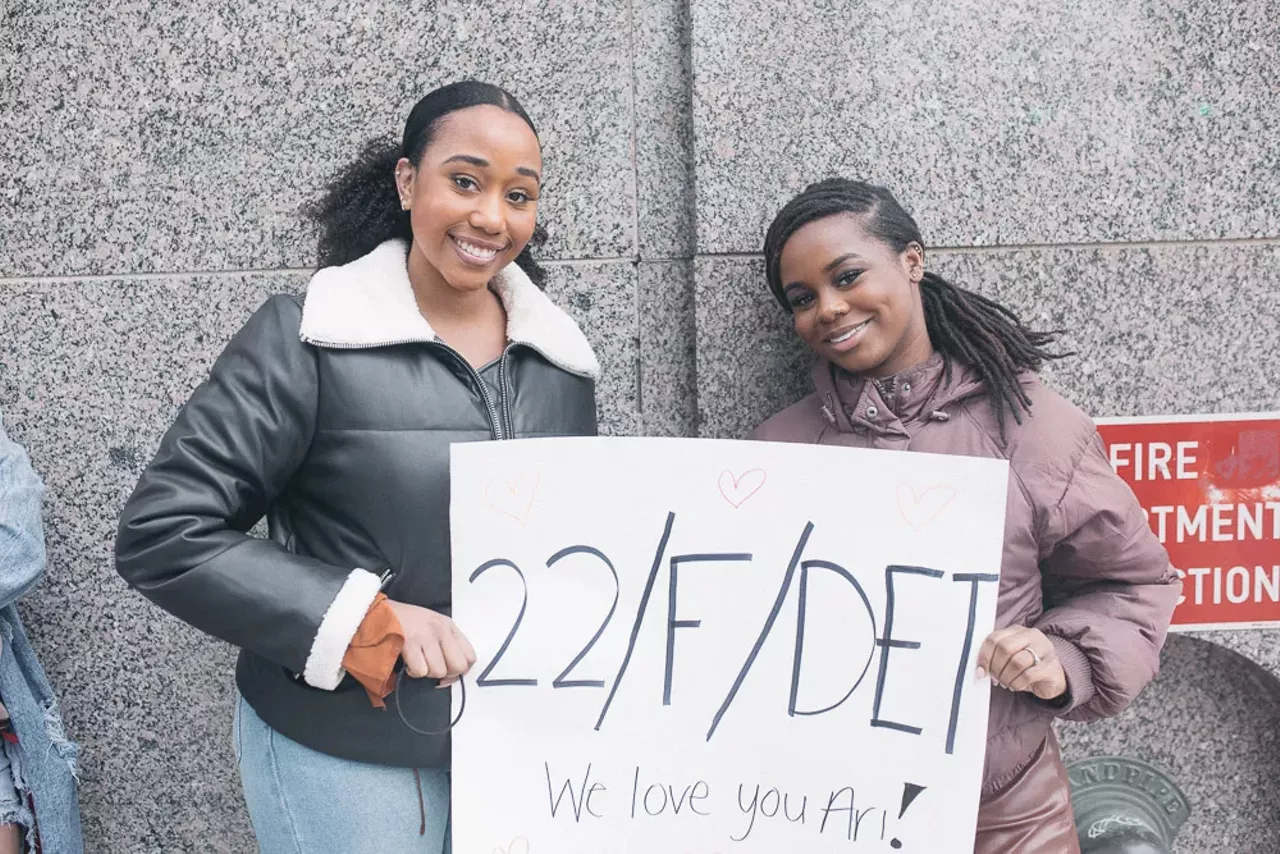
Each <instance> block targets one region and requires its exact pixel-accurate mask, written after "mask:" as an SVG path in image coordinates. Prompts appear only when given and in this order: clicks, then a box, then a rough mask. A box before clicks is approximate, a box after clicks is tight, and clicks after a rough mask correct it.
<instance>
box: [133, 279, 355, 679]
mask: <svg viewBox="0 0 1280 854" xmlns="http://www.w3.org/2000/svg"><path fill="white" fill-rule="evenodd" d="M300 321H301V308H300V307H299V305H298V303H297V302H296V301H295V300H293V299H292V298H290V297H287V296H277V297H272V298H271V299H270V300H268V301H267V303H266V304H265V305H264V306H263V307H262V308H260V309H259V310H258V311H257V312H256V313H255V314H254V315H253V317H252V318H250V319H249V321H248V322H247V323H246V324H245V326H244V328H243V329H241V330H240V332H239V333H238V334H237V335H236V336H235V338H234V339H232V341H231V343H230V344H228V345H227V348H226V350H225V351H223V353H222V355H221V356H220V357H219V358H218V360H217V362H216V363H215V364H214V366H213V369H212V371H211V372H210V375H209V378H208V380H207V381H206V382H205V383H203V384H202V385H201V386H200V387H199V388H197V389H196V391H195V392H194V393H193V394H192V395H191V398H190V400H188V401H187V403H186V405H185V406H184V407H183V408H182V411H181V412H180V413H179V414H178V417H177V419H176V420H175V422H174V424H173V426H172V427H171V428H170V429H169V431H168V432H167V433H166V434H165V436H164V438H163V439H162V440H161V442H160V449H159V451H158V452H157V454H156V456H155V459H154V460H153V461H152V462H151V464H150V465H149V466H148V467H147V469H146V471H145V472H144V473H143V475H142V477H141V479H140V480H139V482H138V485H137V488H136V489H135V490H134V492H133V495H132V497H131V498H130V499H129V501H128V504H127V505H126V506H125V508H124V513H123V515H122V516H121V519H120V526H119V531H118V534H117V538H116V568H117V570H118V571H119V573H120V575H121V576H123V577H124V579H125V580H126V581H128V582H129V584H130V585H131V586H133V587H134V588H136V589H137V590H138V591H139V592H141V593H142V594H143V595H144V596H146V597H147V598H148V599H150V600H151V601H153V602H155V603H156V604H157V605H159V606H160V607H161V608H164V609H165V610H166V611H168V612H169V613H171V614H174V615H175V616H177V617H179V618H180V619H182V620H185V621H186V622H188V623H190V624H191V625H193V626H195V627H196V628H198V629H200V630H202V631H204V632H207V633H209V634H211V635H214V636H215V637H218V638H221V639H223V640H225V641H229V642H230V643H232V644H235V645H236V646H239V647H242V648H245V649H248V650H250V651H252V652H254V653H257V654H258V655H261V656H263V657H264V658H267V659H268V660H270V661H273V662H276V663H277V664H280V665H283V666H284V667H286V668H288V669H289V670H290V671H292V672H293V673H295V674H301V675H302V676H303V677H304V678H305V680H306V681H307V682H308V683H309V684H311V685H313V686H315V687H318V688H325V689H329V690H332V689H333V688H336V687H337V685H338V683H339V682H340V681H341V679H342V676H343V670H342V666H341V664H342V657H343V655H344V654H345V652H346V649H347V646H348V644H349V643H350V641H351V638H352V637H353V636H354V635H355V632H356V629H357V628H358V627H359V624H360V622H361V620H362V619H363V618H364V616H365V613H366V612H367V610H368V608H369V606H370V604H371V603H372V602H373V600H374V597H375V596H376V595H377V593H378V588H379V578H378V576H377V575H375V574H374V573H372V572H368V571H366V570H365V569H359V568H356V569H353V568H351V567H339V566H332V565H329V564H327V563H324V562H322V561H318V560H314V559H312V558H308V557H304V556H300V555H296V554H293V553H291V552H289V551H288V550H287V549H285V548H283V547H282V546H281V545H280V544H278V543H276V542H273V541H270V540H263V539H259V538H257V537H252V536H249V535H248V534H247V533H246V532H247V531H248V530H249V529H250V528H251V527H252V526H253V525H254V524H255V523H257V521H258V520H259V519H261V518H262V516H263V514H264V513H265V512H266V510H267V508H268V507H269V506H270V504H271V503H272V502H273V501H274V500H275V499H276V498H277V496H279V495H280V494H281V492H282V491H283V490H284V489H285V488H286V486H287V485H288V483H289V481H290V479H291V478H292V476H293V474H294V472H295V471H297V469H298V467H299V466H300V465H301V464H302V462H303V460H304V458H305V457H306V454H307V451H308V449H309V447H310V445H311V439H312V436H313V434H314V432H315V429H316V405H317V398H318V376H317V369H316V360H315V353H314V351H313V350H312V349H311V348H310V347H308V346H307V345H305V344H303V343H302V342H301V340H300V339H299V337H298V328H299V324H300Z"/></svg>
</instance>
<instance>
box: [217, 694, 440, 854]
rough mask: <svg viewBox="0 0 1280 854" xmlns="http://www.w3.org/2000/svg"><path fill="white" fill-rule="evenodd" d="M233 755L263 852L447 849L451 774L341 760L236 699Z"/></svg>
mask: <svg viewBox="0 0 1280 854" xmlns="http://www.w3.org/2000/svg"><path fill="white" fill-rule="evenodd" d="M233 733H234V739H235V745H234V746H235V751H236V758H237V759H238V760H239V764H240V780H241V782H242V783H243V785H244V800H245V803H246V804H247V805H248V807H249V820H250V821H251V822H252V823H253V832H254V835H256V836H257V837H258V845H259V847H260V849H261V851H262V852H263V854H312V852H321V853H322V854H323V852H329V851H343V852H351V854H363V852H369V854H383V853H384V852H390V851H394V852H401V851H403V852H429V854H449V849H450V843H449V772H448V771H447V770H445V769H443V768H419V769H417V775H416V777H415V775H414V769H412V768H397V767H394V766H391V765H370V764H368V763H365V762H353V761H351V760H349V759H339V758H337V757H335V756H329V755H328V754H326V753H320V752H319V751H316V750H312V749H311V748H309V747H303V746H302V745H301V744H298V743H297V742H296V741H292V740H290V739H288V738H285V737H284V736H283V735H281V734H280V733H278V732H276V731H275V730H273V729H272V728H271V727H269V726H267V724H266V723H265V722H264V721H263V720H262V718H260V717H258V715H257V713H256V712H254V710H253V709H252V708H251V707H250V706H249V704H248V703H246V702H245V701H244V699H243V698H240V697H237V698H236V714H235V723H234V727H233Z"/></svg>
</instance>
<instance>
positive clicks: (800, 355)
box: [696, 244, 1280, 437]
mask: <svg viewBox="0 0 1280 854" xmlns="http://www.w3.org/2000/svg"><path fill="white" fill-rule="evenodd" d="M927 260H928V264H929V266H930V268H931V269H934V270H936V271H938V272H940V273H941V274H942V275H944V276H946V277H948V278H950V279H952V280H954V281H955V282H956V283H957V284H961V285H966V286H968V287H971V288H972V289H974V290H977V291H979V292H980V293H984V294H986V295H988V296H993V297H995V298H997V299H999V300H1001V301H1003V302H1005V303H1006V304H1008V305H1009V306H1010V307H1012V308H1014V309H1015V310H1017V311H1018V312H1019V313H1020V314H1021V315H1022V317H1023V319H1024V320H1025V321H1026V322H1028V323H1030V324H1032V325H1033V326H1036V327H1039V328H1047V329H1064V330H1066V332H1067V334H1066V336H1065V338H1064V339H1063V340H1062V347H1063V349H1067V350H1073V351H1075V352H1076V354H1077V355H1075V356H1072V357H1071V358H1069V359H1067V360H1065V361H1062V362H1058V363H1055V364H1054V365H1052V366H1051V367H1050V368H1048V369H1047V370H1046V371H1045V373H1044V377H1045V379H1046V381H1047V382H1048V383H1049V384H1050V385H1052V386H1054V387H1055V388H1057V389H1059V390H1061V391H1062V392H1063V393H1064V394H1066V396H1067V397H1068V398H1070V399H1071V400H1072V401H1074V402H1075V403H1076V404H1077V405H1079V406H1080V407H1081V408H1082V409H1084V410H1085V411H1086V412H1088V413H1089V414H1090V415H1093V416H1104V415H1159V414H1168V413H1193V412H1235V411H1242V412H1249V411H1270V410H1277V409H1280V380H1278V379H1277V378H1278V377H1280V333H1277V331H1276V323H1275V318H1276V317H1277V316H1280V245H1275V244H1270V245H1268V244H1254V245H1220V246H1165V247H1157V248H1151V249H1120V248H1103V249H1072V248H1061V249H1027V250H999V251H994V250H993V251H982V252H969V253H946V252H938V253H931V254H930V255H929V256H928V259H927ZM696 270H697V273H696V275H697V284H696V295H697V318H698V339H697V340H698V345H697V346H698V409H699V413H700V416H701V419H702V420H701V425H702V434H703V435H707V436H720V437H734V436H741V435H743V434H745V433H746V432H748V431H749V430H750V429H751V428H752V427H753V426H755V425H756V424H758V423H759V422H760V421H762V420H763V419H764V418H767V417H768V416H769V415H770V414H772V413H773V412H776V411H778V410H779V409H781V408H783V407H784V406H786V405H787V404H789V403H791V402H793V401H795V400H797V399H799V398H800V397H802V396H803V395H804V394H806V393H807V392H808V391H809V390H810V389H811V388H812V386H811V383H810V381H809V377H808V360H807V357H806V355H805V351H804V349H803V348H802V347H801V345H800V344H799V343H798V341H797V340H796V338H795V335H794V333H793V332H792V331H791V330H790V327H789V324H788V321H787V316H786V315H785V314H784V313H783V312H782V311H781V309H779V308H778V307H777V306H776V304H775V303H773V301H772V297H771V296H770V295H769V293H768V290H767V288H766V286H765V284H764V266H763V263H762V262H761V261H760V260H759V259H751V258H746V259H716V258H700V259H699V260H698V261H697V267H696Z"/></svg>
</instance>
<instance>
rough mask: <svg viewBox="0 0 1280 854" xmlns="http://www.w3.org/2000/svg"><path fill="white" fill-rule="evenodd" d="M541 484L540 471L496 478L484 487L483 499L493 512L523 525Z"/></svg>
mask: <svg viewBox="0 0 1280 854" xmlns="http://www.w3.org/2000/svg"><path fill="white" fill-rule="evenodd" d="M541 482H542V472H540V471H526V472H520V473H518V474H515V475H512V476H511V477H508V478H497V479H495V480H492V481H490V482H489V485H488V486H487V487H485V490H484V499H485V501H487V502H489V506H490V507H492V508H493V509H494V510H497V511H498V512H499V513H501V514H502V515H503V516H509V517H511V518H512V519H515V520H516V521H517V522H519V523H520V524H521V525H523V524H524V523H525V520H526V519H528V518H529V511H530V510H531V509H532V508H533V500H534V499H535V498H537V496H538V485H539V484H540V483H541Z"/></svg>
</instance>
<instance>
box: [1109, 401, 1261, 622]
mask: <svg viewBox="0 0 1280 854" xmlns="http://www.w3.org/2000/svg"><path fill="white" fill-rule="evenodd" d="M1098 431H1099V432H1100V433H1101V434H1102V439H1103V441H1104V442H1105V443H1106V445H1107V451H1108V454H1109V455H1110V457H1111V465H1112V467H1113V468H1114V469H1115V470H1116V472H1117V473H1118V474H1119V475H1120V476H1121V477H1122V478H1124V479H1125V481H1126V482H1127V483H1128V484H1129V486H1131V487H1133V491H1134V493H1135V494H1136V495H1137V496H1138V500H1139V501H1140V502H1141V503H1142V507H1143V509H1145V510H1146V511H1147V519H1148V520H1149V521H1150V522H1151V529H1152V530H1153V531H1155V532H1156V536H1158V537H1159V538H1160V541H1161V542H1162V543H1164V545H1165V548H1166V549H1168V550H1169V557H1170V558H1172V560H1173V565H1174V566H1176V567H1177V568H1178V571H1179V573H1180V574H1181V575H1182V579H1183V581H1182V601H1181V603H1180V604H1179V605H1178V608H1177V610H1176V611H1175V612H1174V615H1173V625H1174V628H1175V629H1179V630H1183V631H1190V630H1195V629H1220V628H1246V627H1253V626H1260V625H1277V624H1280V413H1264V414H1250V415H1187V416H1168V417H1163V418H1160V417H1157V418H1102V419H1098Z"/></svg>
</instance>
